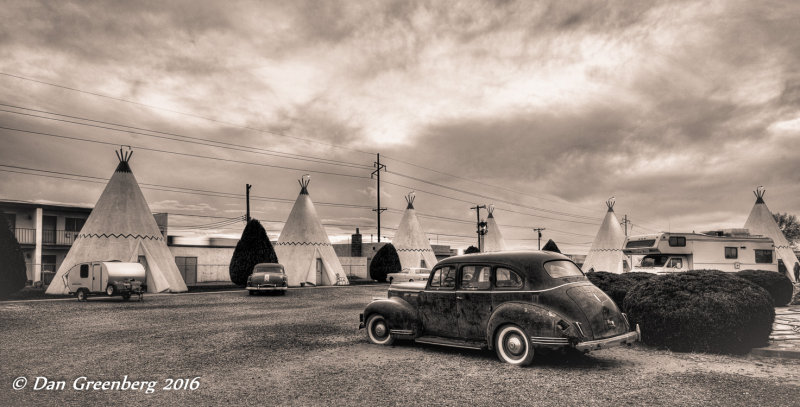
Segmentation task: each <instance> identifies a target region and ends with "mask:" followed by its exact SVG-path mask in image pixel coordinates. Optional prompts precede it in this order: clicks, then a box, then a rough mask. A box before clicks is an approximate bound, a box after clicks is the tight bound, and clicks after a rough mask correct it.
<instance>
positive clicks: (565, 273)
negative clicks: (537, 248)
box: [544, 260, 583, 278]
mask: <svg viewBox="0 0 800 407" xmlns="http://www.w3.org/2000/svg"><path fill="white" fill-rule="evenodd" d="M544 269H545V271H547V274H549V275H550V277H553V278H562V277H579V276H582V275H583V272H581V269H579V268H578V266H576V265H575V263H573V262H571V261H567V260H554V261H548V262H547V263H545V264H544Z"/></svg>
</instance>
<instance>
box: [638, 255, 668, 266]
mask: <svg viewBox="0 0 800 407" xmlns="http://www.w3.org/2000/svg"><path fill="white" fill-rule="evenodd" d="M668 258H669V256H667V255H663V254H648V255H647V256H644V258H643V259H642V263H641V267H664V264H666V263H667V259H668Z"/></svg>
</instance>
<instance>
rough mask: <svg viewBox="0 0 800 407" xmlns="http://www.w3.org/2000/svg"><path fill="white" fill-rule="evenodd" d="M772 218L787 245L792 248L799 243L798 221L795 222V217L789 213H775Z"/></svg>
mask: <svg viewBox="0 0 800 407" xmlns="http://www.w3.org/2000/svg"><path fill="white" fill-rule="evenodd" d="M772 216H773V217H774V218H775V222H777V223H778V227H779V228H780V229H781V232H783V235H784V236H786V240H788V241H789V244H791V245H792V246H794V245H796V244H798V243H800V221H798V220H797V216H795V215H791V214H789V213H775V214H773V215H772Z"/></svg>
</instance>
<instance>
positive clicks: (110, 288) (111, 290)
mask: <svg viewBox="0 0 800 407" xmlns="http://www.w3.org/2000/svg"><path fill="white" fill-rule="evenodd" d="M106 294H108V296H109V297H110V296H112V295H114V286H113V285H109V286H108V287H106Z"/></svg>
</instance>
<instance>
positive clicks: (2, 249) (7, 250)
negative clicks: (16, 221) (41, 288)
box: [0, 218, 28, 297]
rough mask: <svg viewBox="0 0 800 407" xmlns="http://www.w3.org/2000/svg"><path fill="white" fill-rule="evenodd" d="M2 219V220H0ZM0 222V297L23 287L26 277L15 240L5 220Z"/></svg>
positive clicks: (23, 259) (20, 251)
mask: <svg viewBox="0 0 800 407" xmlns="http://www.w3.org/2000/svg"><path fill="white" fill-rule="evenodd" d="M0 219H2V218H0ZM2 220H3V221H2V222H0V297H5V296H7V295H9V294H13V293H15V292H17V291H19V290H21V289H22V288H23V287H25V281H27V280H28V276H27V274H26V273H25V257H23V256H22V249H20V247H19V242H17V238H16V237H14V233H13V232H12V231H11V228H9V227H8V226H7V225H6V223H5V222H4V220H5V219H2Z"/></svg>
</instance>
